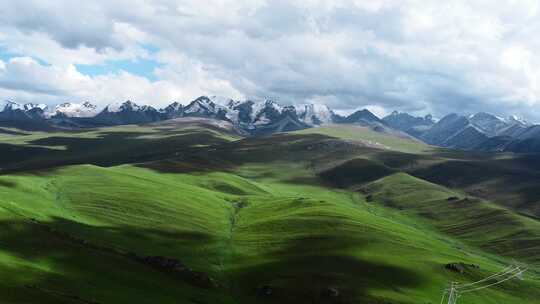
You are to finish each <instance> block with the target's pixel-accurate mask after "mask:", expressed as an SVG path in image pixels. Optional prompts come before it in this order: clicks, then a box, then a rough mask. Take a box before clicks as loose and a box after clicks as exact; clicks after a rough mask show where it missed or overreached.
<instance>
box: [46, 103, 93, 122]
mask: <svg viewBox="0 0 540 304" xmlns="http://www.w3.org/2000/svg"><path fill="white" fill-rule="evenodd" d="M98 113H99V110H98V107H97V106H96V105H93V104H91V103H90V102H88V101H87V102H84V103H82V104H80V103H71V102H66V103H62V104H59V105H57V106H56V107H54V109H53V110H52V111H51V112H50V113H49V117H56V118H59V117H94V116H96V115H97V114H98Z"/></svg>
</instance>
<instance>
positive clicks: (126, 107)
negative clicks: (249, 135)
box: [104, 100, 140, 113]
mask: <svg viewBox="0 0 540 304" xmlns="http://www.w3.org/2000/svg"><path fill="white" fill-rule="evenodd" d="M139 110H140V107H139V106H138V105H137V104H136V103H134V102H132V101H131V100H127V101H125V102H123V103H113V104H110V105H108V106H107V107H105V109H104V111H106V112H111V113H115V112H134V111H139Z"/></svg>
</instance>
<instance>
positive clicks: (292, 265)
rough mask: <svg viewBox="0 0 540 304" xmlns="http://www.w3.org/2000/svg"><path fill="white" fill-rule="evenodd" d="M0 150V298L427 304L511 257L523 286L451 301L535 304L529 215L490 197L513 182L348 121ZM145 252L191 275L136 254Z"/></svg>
mask: <svg viewBox="0 0 540 304" xmlns="http://www.w3.org/2000/svg"><path fill="white" fill-rule="evenodd" d="M373 143H378V144H380V145H382V146H384V147H381V146H378V145H377V144H373ZM0 148H1V150H0V154H1V156H2V161H0V168H2V170H1V171H0V174H1V175H0V226H1V227H0V278H1V280H0V303H100V304H101V303H209V304H210V303H368V304H371V303H373V304H375V303H377V304H383V303H385V304H390V303H393V304H409V303H410V304H413V303H424V304H427V303H439V302H440V299H441V295H442V292H443V289H445V288H447V287H448V284H449V283H450V282H451V281H457V282H461V283H469V282H474V281H477V280H480V279H482V278H485V277H487V276H490V275H492V274H493V273H496V272H498V271H500V270H502V269H503V268H505V267H507V266H508V265H511V264H519V265H522V266H523V267H527V268H528V271H527V272H526V273H525V275H524V276H523V278H522V279H515V280H510V281H508V282H505V283H503V284H501V285H498V286H495V287H492V288H488V289H484V290H482V291H479V292H476V293H469V294H464V295H463V296H462V297H461V298H460V299H459V303H463V304H495V303H505V304H510V303H516V304H517V303H519V304H522V303H530V304H533V303H539V299H540V277H539V275H540V267H539V265H540V264H539V262H540V221H539V220H538V218H537V215H535V211H534V210H536V209H535V208H534V207H528V205H527V206H526V204H525V202H526V201H527V200H526V199H525V198H523V197H520V196H516V195H514V196H512V198H513V201H512V202H508V203H507V202H505V201H504V198H505V197H510V195H511V194H515V193H517V192H512V191H519V190H518V189H516V188H515V187H514V188H512V189H509V190H507V192H490V193H487V194H483V193H478V192H475V191H473V190H474V189H476V188H475V186H476V185H477V184H476V183H474V182H473V181H469V182H468V183H465V182H464V181H463V179H464V178H463V177H462V178H460V179H458V178H457V177H452V176H453V175H451V174H455V172H454V171H452V170H442V171H440V172H439V174H442V175H443V176H444V174H448V178H449V179H450V181H445V182H438V181H437V179H443V177H441V176H435V174H434V173H433V172H434V170H435V169H434V168H436V167H437V166H439V167H440V166H446V167H448V166H450V165H451V164H452V163H454V162H456V161H457V160H459V161H461V162H470V163H475V162H478V161H479V159H484V160H485V158H480V157H479V156H476V155H471V156H467V155H458V154H457V152H456V153H454V152H452V151H444V150H437V149H435V148H432V147H429V146H426V145H423V144H421V143H418V142H416V141H412V140H409V139H406V138H398V137H394V136H392V135H387V134H380V133H377V132H374V131H372V130H366V129H363V128H357V127H333V126H329V127H324V128H315V129H310V130H306V131H301V132H293V133H290V134H289V133H286V134H277V135H273V136H269V137H259V138H241V137H240V136H238V135H235V134H234V133H232V132H231V131H228V130H221V129H219V128H216V127H213V126H207V125H204V124H194V123H189V124H188V123H185V124H184V123H182V124H178V125H171V124H169V125H150V126H123V127H115V128H106V129H96V130H90V131H87V132H61V133H58V134H54V133H27V134H26V135H21V134H19V135H8V134H5V135H1V137H0ZM23 156H24V157H23ZM490 161H491V162H497V160H496V159H495V157H494V156H493V157H492V158H491V159H490ZM514 161H515V162H516V163H518V161H516V160H514ZM505 166H510V165H509V163H508V161H507V162H505ZM516 166H517V165H516ZM527 167H528V169H527V170H532V169H531V166H527ZM496 168H498V167H495V169H493V170H496ZM504 168H507V167H504ZM513 168H517V167H513ZM501 170H502V169H501ZM516 170H518V169H516ZM523 170H524V169H523ZM490 174H492V175H493V176H498V175H497V174H495V173H490ZM490 176H491V175H488V174H486V175H485V176H484V178H483V179H481V182H482V183H485V184H490V183H491V184H493V185H494V184H496V183H497V182H500V180H494V179H492V180H489V178H490ZM506 177H507V178H508V176H506ZM535 177H536V175H534V174H533V175H531V177H530V179H529V180H527V181H526V182H528V183H529V184H533V183H534V182H535V179H534V178H535ZM478 178H479V177H478ZM451 180H459V181H460V183H456V184H452V183H451ZM486 189H490V188H486ZM513 189H515V190H513ZM499 193H503V194H504V195H498V194H499ZM520 199H521V200H520ZM527 199H529V201H533V199H532V198H531V196H528V197H527ZM153 256H161V257H166V258H169V259H174V260H176V261H180V262H181V263H182V264H183V265H185V267H186V268H187V269H189V270H188V271H181V272H174V271H169V270H168V269H164V268H160V267H154V266H153V265H150V264H148V263H145V262H141V259H140V258H139V257H153ZM448 263H464V264H468V265H475V267H466V269H465V271H463V272H462V273H460V272H457V271H453V270H451V269H447V268H446V267H445V265H446V264H448ZM201 277H202V278H205V280H201V279H200V278H201ZM201 281H204V282H208V281H210V282H211V284H201Z"/></svg>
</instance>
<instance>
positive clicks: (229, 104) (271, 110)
mask: <svg viewBox="0 0 540 304" xmlns="http://www.w3.org/2000/svg"><path fill="white" fill-rule="evenodd" d="M180 117H204V118H213V119H218V120H224V121H228V122H230V123H231V124H232V125H233V126H234V127H235V128H236V129H237V130H238V131H239V132H241V133H244V134H246V135H267V134H272V133H276V132H285V131H294V130H300V129H305V128H311V127H317V126H320V125H324V124H331V123H336V124H359V125H363V126H366V127H370V128H372V129H374V130H375V131H379V132H388V133H396V132H397V133H399V134H400V135H401V136H410V137H414V138H416V139H419V140H421V141H423V142H425V143H428V144H430V145H435V146H440V147H447V148H455V149H463V150H474V151H509V152H520V153H528V152H540V125H534V124H531V123H529V122H527V121H525V120H522V119H519V118H517V117H515V116H511V117H508V118H501V117H497V116H495V115H492V114H489V113H482V112H481V113H477V114H474V115H471V116H462V115H458V114H449V115H447V116H445V117H443V118H442V119H440V120H439V121H436V120H435V119H433V117H432V116H431V115H427V116H425V117H416V116H413V115H410V114H408V113H400V112H396V111H394V112H393V113H392V114H390V115H388V116H386V117H384V118H382V119H381V118H379V117H377V116H376V115H374V114H373V113H371V112H370V111H369V110H367V109H363V110H359V111H356V112H354V113H352V114H350V115H348V116H342V115H338V114H336V113H335V112H334V111H332V110H331V109H330V108H329V107H327V106H325V105H319V104H306V105H301V106H282V105H280V104H278V103H277V102H275V101H272V100H264V101H252V100H245V101H237V100H232V99H228V98H218V97H207V96H201V97H199V98H197V99H195V100H193V101H192V102H190V103H189V104H188V105H186V106H184V105H182V104H181V103H179V102H173V103H171V104H170V105H168V106H167V107H164V108H162V109H156V108H154V107H152V106H147V105H137V104H136V103H134V102H132V101H126V102H123V103H115V104H110V105H108V106H106V107H104V108H102V109H100V108H98V107H97V106H96V105H93V104H91V103H89V102H84V103H82V104H79V103H63V104H60V105H57V106H54V107H49V106H47V105H45V104H18V103H15V102H11V101H5V102H0V127H14V128H19V129H23V130H54V129H66V128H67V129H77V128H95V127H103V126H114V125H124V124H144V123H151V122H156V121H162V120H167V119H175V118H180Z"/></svg>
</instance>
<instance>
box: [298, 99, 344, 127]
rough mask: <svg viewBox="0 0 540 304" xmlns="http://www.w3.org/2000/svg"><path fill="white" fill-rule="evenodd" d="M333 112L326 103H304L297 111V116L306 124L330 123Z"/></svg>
mask: <svg viewBox="0 0 540 304" xmlns="http://www.w3.org/2000/svg"><path fill="white" fill-rule="evenodd" d="M334 116H335V114H334V112H332V110H330V108H329V107H328V106H326V105H320V104H305V105H303V107H301V108H300V110H299V111H298V117H299V118H300V119H301V120H302V121H303V122H304V123H306V124H308V125H317V126H319V125H322V124H328V123H332V122H333V119H334Z"/></svg>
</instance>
